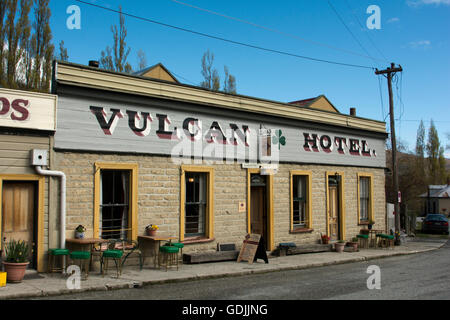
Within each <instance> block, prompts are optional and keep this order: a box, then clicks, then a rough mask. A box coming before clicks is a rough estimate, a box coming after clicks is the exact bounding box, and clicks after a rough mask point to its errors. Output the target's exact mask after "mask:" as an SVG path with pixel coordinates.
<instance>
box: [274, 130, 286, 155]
mask: <svg viewBox="0 0 450 320" xmlns="http://www.w3.org/2000/svg"><path fill="white" fill-rule="evenodd" d="M272 143H273V144H275V145H276V144H278V150H280V148H281V146H285V145H286V137H285V136H283V132H282V131H281V130H276V131H275V135H274V136H273V137H272Z"/></svg>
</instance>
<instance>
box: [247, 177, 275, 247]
mask: <svg viewBox="0 0 450 320" xmlns="http://www.w3.org/2000/svg"><path fill="white" fill-rule="evenodd" d="M255 173H256V174H261V169H256V168H248V169H247V233H250V232H251V228H250V227H251V226H250V223H251V219H250V212H251V208H250V203H251V199H250V196H251V175H252V174H255ZM266 192H267V199H266V201H267V215H268V219H267V223H268V225H267V226H266V227H267V229H268V230H267V231H268V232H267V238H268V239H267V243H268V245H269V247H268V248H266V249H267V250H269V251H272V250H274V249H275V245H274V225H273V221H274V218H273V175H268V176H267V185H266Z"/></svg>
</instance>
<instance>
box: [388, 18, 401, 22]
mask: <svg viewBox="0 0 450 320" xmlns="http://www.w3.org/2000/svg"><path fill="white" fill-rule="evenodd" d="M399 21H400V19H399V18H397V17H394V18H390V19H389V20H388V21H387V22H388V23H394V22H399Z"/></svg>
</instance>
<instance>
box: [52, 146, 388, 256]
mask: <svg viewBox="0 0 450 320" xmlns="http://www.w3.org/2000/svg"><path fill="white" fill-rule="evenodd" d="M54 159H55V161H54V167H53V168H52V169H53V170H61V171H63V172H65V173H66V175H67V229H66V230H67V231H66V236H67V237H73V230H74V229H75V227H76V226H78V225H79V224H83V225H84V226H86V227H87V229H88V231H87V236H92V232H93V230H92V229H93V211H94V210H93V209H94V208H93V204H94V170H95V169H94V167H95V163H96V162H107V163H108V162H110V163H137V164H138V166H139V169H138V204H137V205H138V234H139V235H141V234H144V229H145V226H146V225H148V224H157V225H158V226H160V228H161V230H160V231H161V232H163V233H167V234H170V235H174V236H176V237H179V232H180V174H181V166H180V164H176V163H173V162H172V161H171V159H170V158H166V157H158V156H140V155H111V154H91V153H70V152H56V153H55V154H54ZM204 165H205V166H211V167H213V168H214V176H215V179H214V180H215V181H214V240H213V241H210V242H206V243H195V244H188V245H186V246H185V249H184V251H183V252H185V253H187V252H192V251H200V250H202V251H203V250H215V249H216V246H217V243H235V244H236V245H237V247H238V248H240V246H241V244H242V241H243V239H244V236H245V234H246V232H247V212H239V210H238V205H239V202H245V203H246V202H247V170H246V169H243V168H242V166H241V165H240V164H236V163H235V164H208V163H204ZM290 170H306V171H311V172H312V191H313V194H312V228H313V231H312V232H309V233H297V234H295V233H290V199H289V197H290V195H289V194H290V192H289V191H290V181H289V179H290V176H289V174H290ZM326 172H343V173H344V184H345V187H344V189H345V206H344V207H345V214H346V226H345V228H346V238H347V239H351V237H353V236H354V235H356V234H357V233H359V230H360V229H361V228H362V227H361V226H359V225H358V221H357V219H358V213H357V173H358V172H361V173H362V172H364V173H371V174H373V176H374V181H373V186H374V211H375V218H376V227H377V228H380V229H384V226H385V193H384V170H383V169H369V168H355V167H337V166H336V167H335V166H314V165H297V164H281V165H280V166H279V171H278V173H277V174H276V175H275V176H274V180H273V181H274V184H273V186H274V190H273V194H274V210H273V212H274V226H273V228H274V246H275V247H276V246H277V245H278V243H280V242H295V243H297V244H307V243H308V244H311V243H318V241H319V239H320V233H323V234H325V233H326V190H325V189H326ZM247 206H248V204H247Z"/></svg>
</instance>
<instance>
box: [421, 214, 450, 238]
mask: <svg viewBox="0 0 450 320" xmlns="http://www.w3.org/2000/svg"><path fill="white" fill-rule="evenodd" d="M422 232H423V233H427V232H431V233H445V234H448V219H447V218H446V217H445V216H444V215H443V214H428V215H427V216H426V218H425V219H424V220H423V223H422Z"/></svg>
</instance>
